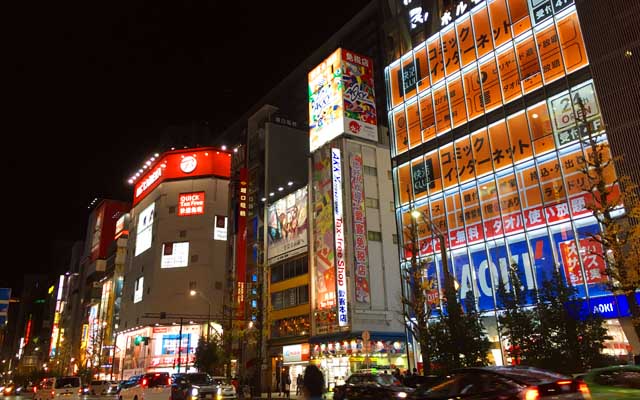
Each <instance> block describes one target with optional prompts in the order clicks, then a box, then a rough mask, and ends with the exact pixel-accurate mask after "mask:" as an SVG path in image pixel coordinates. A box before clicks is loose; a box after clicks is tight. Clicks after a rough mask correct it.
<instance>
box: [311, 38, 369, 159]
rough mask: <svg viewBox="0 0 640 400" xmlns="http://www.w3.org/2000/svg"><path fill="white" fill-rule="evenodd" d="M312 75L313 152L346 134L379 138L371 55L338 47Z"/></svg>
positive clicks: (365, 137)
mask: <svg viewBox="0 0 640 400" xmlns="http://www.w3.org/2000/svg"><path fill="white" fill-rule="evenodd" d="M308 79H309V150H310V151H311V152H313V151H314V150H316V149H318V148H319V147H320V146H322V145H323V144H325V143H327V142H329V141H330V140H332V139H334V138H336V137H338V136H340V135H342V134H348V135H351V136H355V137H360V138H364V139H368V140H373V141H377V140H378V128H377V121H378V117H377V114H376V104H375V93H374V82H373V60H372V59H371V58H369V57H365V56H361V55H359V54H356V53H353V52H351V51H349V50H344V49H337V50H336V51H335V52H333V53H332V54H331V55H330V56H329V57H328V58H327V59H326V60H324V61H323V62H322V63H321V64H320V65H318V66H317V67H316V68H314V69H313V70H312V71H311V72H309V76H308Z"/></svg>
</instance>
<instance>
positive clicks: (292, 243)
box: [267, 186, 308, 263]
mask: <svg viewBox="0 0 640 400" xmlns="http://www.w3.org/2000/svg"><path fill="white" fill-rule="evenodd" d="M307 196H308V195H307V187H306V186H305V187H303V188H302V189H299V190H297V191H295V192H294V193H291V194H289V195H287V196H286V197H284V198H282V199H280V200H278V201H276V202H275V203H273V204H272V205H270V206H269V211H268V219H267V221H268V234H269V236H268V252H269V253H268V254H269V263H273V262H277V261H280V260H283V259H285V258H287V257H291V256H294V255H297V254H300V253H302V252H304V251H305V250H306V248H307V225H308V224H307Z"/></svg>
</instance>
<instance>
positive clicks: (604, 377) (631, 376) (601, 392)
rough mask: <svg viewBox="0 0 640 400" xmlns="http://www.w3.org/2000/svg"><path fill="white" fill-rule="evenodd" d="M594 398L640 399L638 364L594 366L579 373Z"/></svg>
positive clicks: (615, 399) (614, 399)
mask: <svg viewBox="0 0 640 400" xmlns="http://www.w3.org/2000/svg"><path fill="white" fill-rule="evenodd" d="M578 379H582V380H584V382H586V384H587V386H589V389H590V390H591V395H592V396H593V398H594V400H595V399H607V400H609V399H610V400H618V399H640V366H637V365H617V366H611V367H605V368H596V369H592V370H591V371H589V372H587V373H586V374H583V375H580V376H579V377H578Z"/></svg>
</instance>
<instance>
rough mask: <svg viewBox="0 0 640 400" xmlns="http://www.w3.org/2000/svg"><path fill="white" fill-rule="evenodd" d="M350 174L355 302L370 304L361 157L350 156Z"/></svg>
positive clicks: (358, 155)
mask: <svg viewBox="0 0 640 400" xmlns="http://www.w3.org/2000/svg"><path fill="white" fill-rule="evenodd" d="M349 166H350V172H351V211H352V213H351V215H352V219H353V251H354V254H353V258H354V260H355V264H354V265H355V268H354V269H355V277H356V279H355V281H356V282H355V283H356V285H355V286H356V291H355V294H356V296H355V297H356V302H358V303H362V304H369V303H371V292H370V291H369V259H368V258H369V249H368V243H367V216H366V212H365V200H364V199H365V195H364V176H363V175H362V170H363V168H362V166H363V164H362V155H361V154H352V155H351V157H350V159H349Z"/></svg>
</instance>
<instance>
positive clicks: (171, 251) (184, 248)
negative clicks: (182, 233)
mask: <svg viewBox="0 0 640 400" xmlns="http://www.w3.org/2000/svg"><path fill="white" fill-rule="evenodd" d="M187 265H189V242H173V243H163V244H162V258H161V260H160V268H182V267H186V266H187Z"/></svg>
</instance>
